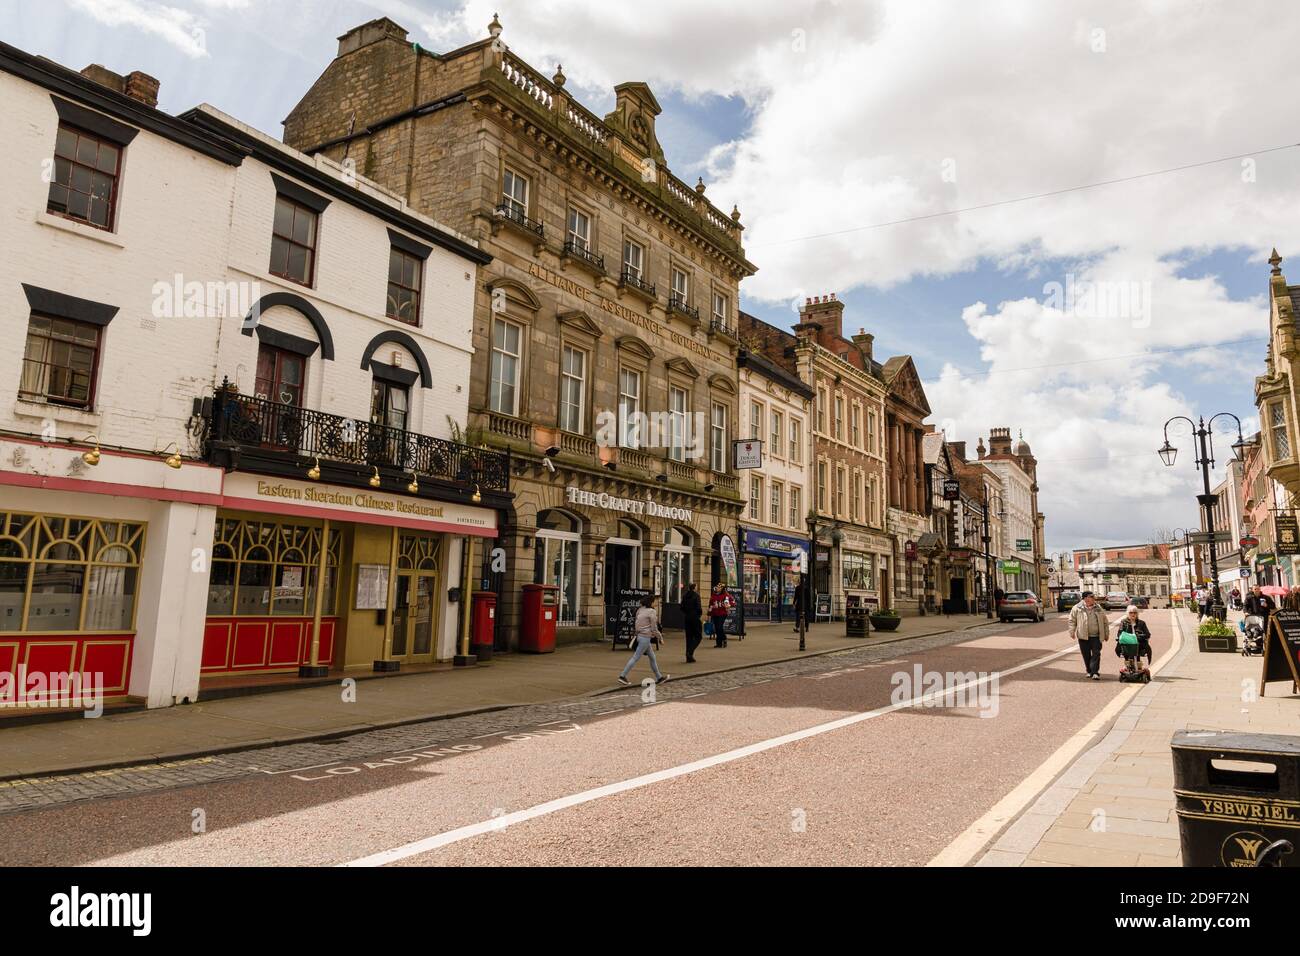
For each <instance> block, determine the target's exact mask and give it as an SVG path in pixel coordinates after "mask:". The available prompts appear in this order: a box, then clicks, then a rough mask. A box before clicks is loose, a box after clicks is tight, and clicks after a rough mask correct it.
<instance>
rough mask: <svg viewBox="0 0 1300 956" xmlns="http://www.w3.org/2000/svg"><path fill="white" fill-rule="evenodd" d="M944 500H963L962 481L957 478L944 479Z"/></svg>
mask: <svg viewBox="0 0 1300 956" xmlns="http://www.w3.org/2000/svg"><path fill="white" fill-rule="evenodd" d="M943 500H944V501H961V482H960V481H958V480H957V479H956V478H945V479H944V480H943Z"/></svg>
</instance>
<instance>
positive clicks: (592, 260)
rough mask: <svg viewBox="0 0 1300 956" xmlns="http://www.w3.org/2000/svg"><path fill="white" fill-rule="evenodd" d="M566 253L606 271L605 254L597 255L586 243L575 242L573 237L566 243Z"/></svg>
mask: <svg viewBox="0 0 1300 956" xmlns="http://www.w3.org/2000/svg"><path fill="white" fill-rule="evenodd" d="M564 254H565V255H566V256H572V257H573V258H575V259H579V260H581V261H583V262H585V263H587V264H588V265H589V266H591V267H592V268H593V269H599V270H600V271H601V272H604V271H605V257H604V256H598V255H596V254H595V253H594V252H592V251H591V250H590V249H589V248H587V246H586V245H584V244H580V243H577V242H574V241H573V240H572V239H569V240H567V241H566V242H565V243H564Z"/></svg>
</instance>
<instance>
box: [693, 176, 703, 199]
mask: <svg viewBox="0 0 1300 956" xmlns="http://www.w3.org/2000/svg"><path fill="white" fill-rule="evenodd" d="M695 191H696V192H697V193H699V194H700V195H701V196H703V195H704V177H703V176H701V177H699V182H697V183H696V184H695Z"/></svg>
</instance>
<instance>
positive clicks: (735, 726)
mask: <svg viewBox="0 0 1300 956" xmlns="http://www.w3.org/2000/svg"><path fill="white" fill-rule="evenodd" d="M1112 617H1113V618H1114V617H1117V615H1112ZM1145 619H1146V620H1147V622H1148V624H1150V625H1151V628H1152V632H1153V646H1154V650H1155V654H1156V657H1157V659H1158V658H1159V657H1160V655H1161V654H1162V653H1163V652H1164V651H1165V650H1166V649H1167V648H1168V647H1169V646H1170V642H1171V639H1172V623H1171V620H1170V618H1169V615H1168V614H1167V613H1166V612H1163V611H1151V612H1147V614H1146V615H1145ZM1113 649H1114V644H1113V642H1112V643H1111V644H1108V645H1106V647H1105V648H1104V650H1103V654H1102V668H1103V676H1104V678H1105V679H1104V680H1103V681H1101V682H1093V681H1089V680H1086V679H1085V678H1084V676H1083V664H1082V660H1081V658H1080V656H1079V653H1078V650H1077V647H1076V645H1074V643H1073V642H1071V641H1070V640H1069V639H1068V637H1067V636H1066V634H1065V622H1064V619H1063V618H1058V619H1053V620H1049V621H1048V622H1046V623H1043V624H1032V625H1027V626H1013V627H1008V628H1007V629H1006V631H1005V633H997V634H995V635H993V636H986V637H979V638H976V639H973V640H969V641H966V642H963V643H957V644H951V645H948V646H944V647H937V648H933V649H930V650H925V651H919V652H914V653H909V652H908V650H907V645H906V643H901V644H899V645H898V647H897V651H896V654H895V656H894V657H893V658H890V659H887V660H884V661H877V662H874V663H870V664H865V665H861V664H859V665H849V666H845V667H842V668H839V669H835V670H829V671H825V672H822V673H819V674H813V675H803V676H796V677H777V678H775V679H773V680H770V681H768V682H766V683H759V684H751V685H749V686H742V687H738V688H736V689H732V690H725V691H718V692H711V693H704V694H702V695H701V696H697V697H689V698H686V699H674V700H671V701H665V702H663V703H657V704H653V705H647V706H640V707H635V708H633V709H630V710H624V711H619V712H616V713H613V714H610V715H608V716H604V717H599V718H596V719H590V718H587V719H583V720H579V721H577V722H576V723H573V722H562V723H556V724H554V725H552V726H549V727H542V728H537V729H536V730H535V731H532V732H528V733H511V734H498V735H495V736H492V737H484V738H482V739H478V740H469V741H465V742H462V743H461V744H459V745H458V746H459V749H455V748H452V747H446V748H444V750H445V751H446V752H445V753H431V752H429V751H428V750H427V749H426V751H422V752H418V753H416V754H391V753H390V754H380V755H376V756H375V757H374V758H373V759H371V760H365V761H356V760H352V761H348V762H346V763H341V764H332V765H329V766H325V767H315V768H302V769H299V770H297V772H283V773H276V774H263V773H254V774H251V775H248V776H245V777H240V778H237V779H234V780H229V781H225V782H220V783H214V784H206V785H196V786H187V787H180V788H176V789H171V790H164V791H157V792H152V793H146V794H139V795H130V796H120V797H111V798H101V799H94V800H84V801H81V802H77V803H70V804H64V805H60V806H57V807H50V808H46V809H35V810H27V811H21V812H12V813H7V814H2V815H0V863H4V864H7V865H53V864H118V865H263V864H265V865H299V864H301V865H327V864H343V863H361V864H365V865H369V864H394V865H405V866H412V865H414V866H419V865H438V866H457V865H475V866H492V865H502V864H523V865H531V864H539V865H557V864H558V865H564V864H579V865H599V864H611V865H637V864H655V865H743V864H847V865H922V864H924V863H926V862H928V861H929V860H930V859H931V858H933V857H934V856H935V854H936V853H938V852H939V851H940V850H942V849H943V848H944V847H945V846H947V845H948V844H949V843H950V842H951V841H952V840H953V839H955V838H956V837H958V836H959V835H960V834H961V833H962V832H963V831H964V830H965V829H966V828H967V827H969V826H970V825H971V824H972V823H974V822H975V821H976V820H977V819H979V818H980V817H981V816H982V815H983V814H984V813H986V812H987V811H988V810H989V808H990V807H992V806H993V805H994V804H995V803H997V802H998V801H999V800H1000V799H1001V798H1002V797H1004V796H1005V795H1006V794H1007V793H1009V792H1010V791H1011V790H1013V789H1014V788H1015V787H1016V786H1017V785H1019V784H1020V783H1021V782H1022V781H1023V780H1024V779H1025V778H1026V777H1027V776H1028V775H1030V774H1031V773H1032V772H1033V771H1034V770H1035V769H1036V768H1037V767H1039V765H1040V764H1042V763H1043V761H1044V760H1046V759H1047V758H1048V757H1049V756H1050V755H1051V754H1052V753H1053V752H1054V751H1056V750H1057V748H1059V747H1060V746H1061V745H1062V744H1063V743H1065V742H1066V741H1067V740H1068V739H1069V738H1070V737H1071V736H1073V735H1074V734H1075V733H1077V732H1078V731H1079V730H1081V729H1082V728H1083V727H1085V726H1086V725H1087V724H1088V723H1089V722H1090V721H1091V720H1092V719H1093V718H1094V717H1095V716H1096V715H1097V714H1098V713H1099V712H1100V711H1102V710H1103V709H1104V708H1105V707H1106V706H1107V704H1108V703H1110V701H1111V700H1113V699H1114V697H1115V695H1117V694H1118V693H1119V692H1120V690H1121V689H1122V688H1123V687H1124V686H1125V685H1122V684H1120V683H1119V682H1118V680H1117V679H1116V677H1117V674H1118V670H1119V661H1118V658H1116V657H1115V656H1114V653H1113ZM1059 651H1065V653H1063V654H1059V655H1056V656H1053V655H1055V654H1056V652H1059ZM918 668H919V671H918ZM918 673H919V675H920V678H921V685H920V686H915V685H916V678H917V676H918ZM931 674H937V675H940V676H941V677H944V676H946V675H955V677H954V682H955V686H960V687H962V689H961V690H959V693H960V694H963V695H964V699H957V700H949V701H947V702H945V701H942V700H939V701H933V700H931V701H922V702H920V703H916V704H914V705H912V706H904V707H897V708H893V705H894V704H895V703H896V702H897V701H900V700H901V701H914V700H915V699H916V698H918V697H921V696H922V695H924V694H925V693H926V692H927V691H928V690H930V689H932V686H933V685H930V686H927V685H926V680H927V679H928V675H931ZM990 675H994V676H990ZM689 686H690V684H689V682H683V683H682V684H681V685H680V687H679V689H683V688H685V689H688V688H689ZM621 693H622V694H624V695H626V694H638V693H640V688H636V687H634V688H632V689H630V690H626V691H622V692H621ZM944 703H948V704H960V705H964V706H942V705H943V704H944ZM933 704H939V705H940V706H933ZM891 708H892V709H891ZM981 713H984V714H987V715H988V716H981ZM862 715H867V716H865V717H864V716H862ZM837 721H841V722H842V723H840V724H835V725H834V726H832V727H830V728H827V727H826V726H825V725H827V724H832V723H833V722H837ZM790 735H803V736H801V737H799V739H791V740H785V739H784V738H787V737H789V736H790ZM200 824H201V826H200ZM196 830H200V831H201V832H195V831H196Z"/></svg>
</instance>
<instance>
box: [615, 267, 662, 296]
mask: <svg viewBox="0 0 1300 956" xmlns="http://www.w3.org/2000/svg"><path fill="white" fill-rule="evenodd" d="M618 281H619V282H621V283H623V285H625V286H630V287H631V288H633V289H639V290H641V291H642V292H644V293H645V294H646V295H648V296H653V295H654V294H655V287H654V283H652V282H646V281H645V279H643V278H641V276H640V275H639V274H638V273H635V272H629V271H628V270H626V269H624V270H623V273H622V275H620V276H619V277H618Z"/></svg>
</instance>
